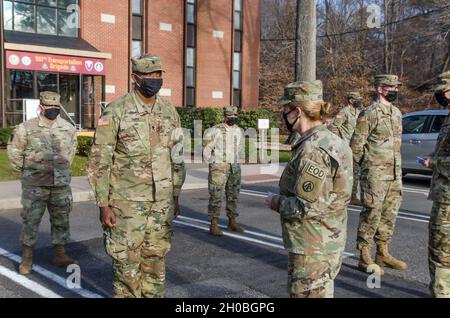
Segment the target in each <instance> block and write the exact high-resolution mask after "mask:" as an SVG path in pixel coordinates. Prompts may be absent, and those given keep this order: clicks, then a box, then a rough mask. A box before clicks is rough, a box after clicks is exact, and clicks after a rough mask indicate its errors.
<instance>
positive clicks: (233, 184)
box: [208, 164, 241, 218]
mask: <svg viewBox="0 0 450 318" xmlns="http://www.w3.org/2000/svg"><path fill="white" fill-rule="evenodd" d="M208 189H209V205H208V214H209V216H210V217H211V218H213V217H215V218H217V217H219V215H220V209H221V207H222V198H223V196H224V194H225V196H226V199H227V206H226V211H227V216H228V217H229V218H236V217H238V216H239V213H238V212H237V204H238V197H239V192H240V190H241V167H240V165H231V164H210V165H209V176H208Z"/></svg>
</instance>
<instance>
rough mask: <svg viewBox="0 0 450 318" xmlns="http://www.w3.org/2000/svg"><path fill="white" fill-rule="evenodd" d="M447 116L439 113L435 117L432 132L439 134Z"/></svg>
mask: <svg viewBox="0 0 450 318" xmlns="http://www.w3.org/2000/svg"><path fill="white" fill-rule="evenodd" d="M446 118H447V116H443V115H439V116H436V117H435V118H434V121H433V125H432V126H431V130H430V133H431V134H437V133H439V132H440V131H441V127H442V124H443V123H444V121H445V119H446Z"/></svg>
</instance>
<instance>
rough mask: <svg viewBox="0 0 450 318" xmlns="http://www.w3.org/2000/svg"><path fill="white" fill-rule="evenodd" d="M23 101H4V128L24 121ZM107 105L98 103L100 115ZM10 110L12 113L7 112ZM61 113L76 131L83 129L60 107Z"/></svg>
mask: <svg viewBox="0 0 450 318" xmlns="http://www.w3.org/2000/svg"><path fill="white" fill-rule="evenodd" d="M25 100H27V98H23V99H7V101H6V107H5V121H6V126H16V125H19V124H20V123H22V122H24V121H25V120H26V118H25ZM107 104H108V103H106V102H100V103H99V107H100V114H103V111H104V110H105V108H106V106H107ZM8 110H12V111H8ZM61 113H62V115H63V118H64V119H66V120H68V121H69V122H70V123H71V124H72V125H73V126H74V127H75V129H77V130H78V131H81V130H83V127H82V125H81V124H78V123H76V122H75V120H74V119H73V117H72V116H70V114H69V113H68V112H67V110H66V109H65V107H64V106H61ZM86 116H88V117H91V116H92V114H89V115H86Z"/></svg>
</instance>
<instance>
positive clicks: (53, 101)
mask: <svg viewBox="0 0 450 318" xmlns="http://www.w3.org/2000/svg"><path fill="white" fill-rule="evenodd" d="M39 99H40V103H41V105H44V106H61V102H60V100H61V96H60V95H59V94H58V93H55V92H48V91H45V92H41V93H40V94H39Z"/></svg>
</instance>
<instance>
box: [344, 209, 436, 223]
mask: <svg viewBox="0 0 450 318" xmlns="http://www.w3.org/2000/svg"><path fill="white" fill-rule="evenodd" d="M348 210H349V211H352V212H358V213H361V209H355V208H348ZM403 214H405V215H406V214H410V215H413V214H411V213H404V212H399V214H398V216H397V219H403V220H409V221H414V222H420V223H429V219H420V218H410V217H406V216H403ZM414 216H415V217H417V216H416V215H414ZM421 217H424V216H421Z"/></svg>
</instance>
